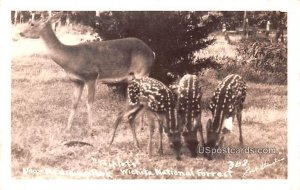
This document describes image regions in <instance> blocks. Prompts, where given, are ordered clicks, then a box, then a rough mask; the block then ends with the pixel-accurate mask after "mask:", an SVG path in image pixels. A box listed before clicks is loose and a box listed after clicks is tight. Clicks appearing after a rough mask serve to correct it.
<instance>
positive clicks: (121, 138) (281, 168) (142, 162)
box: [11, 40, 287, 179]
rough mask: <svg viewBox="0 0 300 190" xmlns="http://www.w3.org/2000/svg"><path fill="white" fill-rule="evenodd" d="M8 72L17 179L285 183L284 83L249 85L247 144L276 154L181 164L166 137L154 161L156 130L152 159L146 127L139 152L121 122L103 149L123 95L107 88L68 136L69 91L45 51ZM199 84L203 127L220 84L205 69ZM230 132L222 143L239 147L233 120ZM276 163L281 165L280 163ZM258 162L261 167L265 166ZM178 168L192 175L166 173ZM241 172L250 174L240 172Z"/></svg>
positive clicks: (17, 60)
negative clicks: (79, 143) (90, 124)
mask: <svg viewBox="0 0 300 190" xmlns="http://www.w3.org/2000/svg"><path fill="white" fill-rule="evenodd" d="M22 42H23V41H22V40H19V41H16V42H15V43H20V44H22ZM16 45H17V44H16ZM215 53H216V52H215ZM11 68H12V102H11V103H12V110H11V112H12V126H11V128H12V130H11V132H12V134H11V135H12V142H11V144H12V175H13V176H14V177H15V178H21V179H24V178H25V179H26V178H30V179H31V178H43V179H50V178H51V179H52V178H59V179H61V178H80V179H82V178H88V179H91V178H92V179H103V178H107V179H111V178H113V179H207V178H208V179H212V178H217V179H223V178H233V179H263V178H264V179H271V178H272V179H278V178H280V179H286V178H287V87H286V86H285V85H267V84H256V83H252V82H248V83H247V87H248V92H247V97H246V102H245V109H244V112H243V136H244V144H245V147H251V148H276V151H277V152H276V153H275V154H225V155H223V156H222V155H218V156H217V157H216V158H215V159H214V160H212V161H208V160H206V159H205V158H203V156H201V155H199V156H198V157H197V158H191V157H190V156H189V152H188V151H187V149H186V148H183V156H182V161H176V159H175V157H174V155H173V153H172V151H171V150H170V148H169V146H168V142H167V137H166V136H165V137H164V155H163V156H159V155H158V153H156V150H158V134H157V131H158V130H156V131H155V134H154V137H155V140H154V141H155V144H154V145H153V149H154V155H153V156H152V158H148V154H147V151H146V147H147V139H148V138H147V137H148V130H147V127H145V129H144V130H143V129H142V128H141V127H137V133H138V140H139V142H140V145H141V147H142V150H137V149H136V148H135V147H134V145H133V138H132V135H131V132H130V129H129V127H128V125H127V124H126V123H123V125H122V126H121V127H120V128H119V129H118V131H117V136H116V138H115V141H114V144H113V146H112V148H111V150H108V146H107V145H108V142H109V139H110V136H111V133H112V128H111V127H112V125H113V123H114V121H115V119H116V117H117V114H118V112H119V111H121V110H123V109H124V103H125V102H124V100H123V99H122V98H121V97H118V96H116V95H112V91H111V90H110V89H109V88H108V87H107V86H105V85H102V84H100V83H98V84H97V92H96V96H95V103H94V108H93V111H94V126H93V128H92V129H88V125H87V112H86V106H85V101H86V90H85V91H84V93H83V96H82V98H81V102H80V104H79V106H78V111H77V113H76V115H75V119H74V123H73V129H72V130H71V131H66V130H65V128H66V125H67V118H68V114H69V108H70V107H71V95H72V90H73V89H72V84H71V83H70V82H69V81H68V80H67V77H66V75H65V73H64V71H63V70H62V69H61V68H60V67H59V66H57V65H56V64H55V63H54V62H53V61H51V60H50V59H49V58H48V57H47V56H46V55H45V54H42V53H41V54H33V55H20V56H14V57H13V59H12V65H11ZM201 80H202V82H203V83H205V84H208V86H206V87H205V89H204V95H203V104H204V110H203V116H202V123H203V125H205V124H206V121H207V119H208V118H209V117H210V113H209V111H208V110H207V105H208V101H209V99H210V97H211V95H212V93H213V91H214V89H215V87H216V85H217V84H218V82H219V80H217V79H216V78H214V77H211V75H210V73H209V72H208V73H206V74H204V76H202V77H201ZM146 125H147V121H146ZM235 127H236V128H234V130H233V132H232V134H229V136H227V137H226V146H229V147H239V141H238V128H237V123H236V121H235ZM86 130H88V131H90V132H92V133H93V136H90V135H88V134H86V133H85V132H86ZM70 141H82V142H87V143H90V144H91V145H93V146H71V147H67V146H65V145H64V143H66V142H70ZM275 159H277V160H275ZM280 159H283V160H282V161H278V160H280ZM240 162H241V163H243V162H247V165H246V166H244V165H239V163H240ZM232 163H234V164H235V165H236V167H234V168H232V169H231V170H230V171H232V173H231V176H229V175H228V176H227V177H226V176H221V174H222V175H226V172H227V171H228V170H229V166H230V165H231V164H232ZM263 163H265V166H266V167H263V166H262V165H263ZM255 167H257V168H256V169H255ZM125 169H135V170H131V173H130V172H129V171H127V172H129V173H130V174H122V172H126V171H125ZM160 170H164V173H163V174H162V173H160V172H162V171H160ZM167 170H169V171H167ZM191 170H192V171H191ZM149 171H150V173H149ZM175 171H179V174H182V173H180V171H182V172H185V174H188V172H190V173H191V175H190V176H178V175H175V174H174V173H173V174H174V175H169V174H170V172H175ZM245 171H249V172H248V173H246V175H244V174H245ZM250 171H251V172H250ZM214 172H221V173H219V174H217V173H214ZM137 174H138V175H137ZM148 174H150V175H148ZM151 174H154V175H151ZM192 174H194V175H192ZM227 174H228V173H227Z"/></svg>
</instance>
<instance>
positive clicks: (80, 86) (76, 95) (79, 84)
mask: <svg viewBox="0 0 300 190" xmlns="http://www.w3.org/2000/svg"><path fill="white" fill-rule="evenodd" d="M74 85H75V86H74V93H73V97H72V108H71V112H70V115H69V118H68V125H67V129H68V130H70V129H71V127H72V123H73V119H74V115H75V112H76V109H77V106H78V102H79V100H80V97H81V94H82V90H83V87H84V82H82V81H78V82H74Z"/></svg>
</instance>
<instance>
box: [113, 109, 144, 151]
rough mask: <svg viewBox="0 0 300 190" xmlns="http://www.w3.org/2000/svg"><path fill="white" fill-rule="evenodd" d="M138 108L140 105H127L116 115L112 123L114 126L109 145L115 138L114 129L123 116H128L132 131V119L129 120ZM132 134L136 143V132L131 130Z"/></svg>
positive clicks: (115, 129)
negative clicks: (124, 109) (125, 108)
mask: <svg viewBox="0 0 300 190" xmlns="http://www.w3.org/2000/svg"><path fill="white" fill-rule="evenodd" d="M139 109H140V107H130V106H128V108H127V110H126V111H124V112H120V113H119V114H118V117H117V119H116V121H115V123H114V126H113V135H112V138H111V140H110V143H109V147H110V146H111V145H112V143H113V141H114V138H115V135H116V131H117V128H118V126H119V125H120V122H121V121H122V119H123V118H127V119H128V118H129V123H130V128H131V131H132V125H133V121H131V120H132V119H133V120H134V118H133V117H134V114H135V113H136V112H137V111H138V110H139ZM133 127H134V126H133ZM132 134H133V138H134V140H135V143H136V144H137V145H138V143H137V139H136V134H135V131H132Z"/></svg>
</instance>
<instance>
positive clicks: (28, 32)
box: [20, 13, 62, 39]
mask: <svg viewBox="0 0 300 190" xmlns="http://www.w3.org/2000/svg"><path fill="white" fill-rule="evenodd" d="M61 16H62V13H57V14H55V15H53V16H52V17H49V18H48V19H40V20H39V21H30V22H29V23H28V26H27V27H25V29H24V30H23V31H22V32H21V33H20V36H22V37H25V38H33V39H37V38H39V37H40V36H41V32H43V30H45V28H46V26H47V25H50V27H51V23H56V22H58V21H59V20H60V18H61Z"/></svg>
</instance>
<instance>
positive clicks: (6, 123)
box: [0, 0, 300, 190]
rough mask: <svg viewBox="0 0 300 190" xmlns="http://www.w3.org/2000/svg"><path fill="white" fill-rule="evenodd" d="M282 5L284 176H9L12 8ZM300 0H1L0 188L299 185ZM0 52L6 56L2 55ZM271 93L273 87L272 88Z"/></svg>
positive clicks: (243, 7)
mask: <svg viewBox="0 0 300 190" xmlns="http://www.w3.org/2000/svg"><path fill="white" fill-rule="evenodd" d="M95 7H99V10H230V11H237V10H281V11H288V66H289V67H288V153H289V154H288V158H289V160H288V166H289V168H288V169H289V172H288V180H97V181H96V180H79V181H78V180H67V181H65V180H50V181H44V180H12V179H11V178H10V174H11V170H10V166H11V163H10V142H11V138H10V123H11V118H10V117H11V116H10V114H11V113H10V102H11V99H10V96H11V89H10V87H11V81H10V79H11V71H10V52H11V47H10V40H11V38H10V23H9V21H10V19H9V17H10V11H11V10H49V9H50V10H95ZM299 12H300V3H299V1H297V0H292V1H284V0H273V1H271V0H240V1H238V0H214V1H212V0H210V1H209V0H207V1H200V0H184V1H174V0H151V1H150V0H148V1H145V0H144V1H143V0H139V1H138V0H136V1H135V0H134V1H133V0H126V2H125V1H124V2H121V1H116V0H109V1H99V0H98V1H93V0H84V1H78V2H76V1H68V0H66V1H62V0H49V1H48V0H47V1H42V0H23V1H22V0H6V1H5V0H4V1H1V0H0V14H1V20H0V24H1V25H0V28H1V34H0V39H1V43H0V48H1V49H0V52H1V56H0V72H1V73H0V77H1V78H0V82H1V83H0V84H1V86H0V89H1V98H0V105H1V112H0V119H1V120H0V121H1V123H0V140H1V141H2V142H1V144H2V145H3V146H2V147H1V144H0V151H1V157H0V158H1V159H0V161H1V162H0V163H1V165H0V168H1V169H0V189H2V188H3V189H22V190H23V189H42V188H43V189H45V188H49V189H54V188H55V189H57V188H59V189H60V188H63V189H66V188H72V189H99V188H101V189H103V187H104V188H105V189H131V190H134V189H153V188H159V189H174V188H175V189H182V188H199V189H200V188H201V189H206V188H211V187H214V188H219V189H226V188H230V189H245V188H246V189H248V188H249V189H250V188H251V189H253V188H257V189H267V188H268V189H269V188H271V189H287V188H289V189H295V190H296V189H300V181H299V179H298V178H299V176H300V170H299V168H300V166H299V165H300V153H299V150H300V143H299V139H300V138H299V137H298V136H297V135H299V134H300V131H299V128H300V127H299V123H300V117H299V113H300V111H299V110H300V109H299V108H300V101H299V99H300V98H299V97H300V93H299V90H300V88H299V87H300V85H299V81H300V72H299V71H300V68H299V67H300V63H299V60H300V56H299V55H300V44H299V43H300V40H299V37H298V36H299V35H300V30H299V18H300V13H299ZM3 55H4V56H3ZM270 93H271V92H270Z"/></svg>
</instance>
